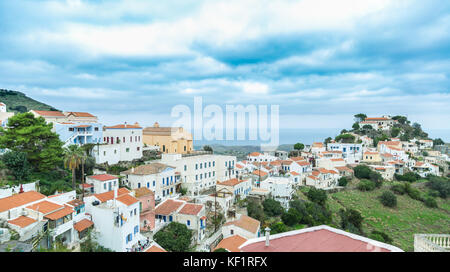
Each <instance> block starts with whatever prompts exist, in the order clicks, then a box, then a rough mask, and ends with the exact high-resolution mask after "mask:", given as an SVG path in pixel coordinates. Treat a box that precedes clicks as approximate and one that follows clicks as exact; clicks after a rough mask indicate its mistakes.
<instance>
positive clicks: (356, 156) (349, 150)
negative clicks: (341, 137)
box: [327, 143, 363, 163]
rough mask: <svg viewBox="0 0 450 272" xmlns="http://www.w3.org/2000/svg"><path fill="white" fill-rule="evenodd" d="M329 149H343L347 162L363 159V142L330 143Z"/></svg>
mask: <svg viewBox="0 0 450 272" xmlns="http://www.w3.org/2000/svg"><path fill="white" fill-rule="evenodd" d="M327 150H328V151H341V152H342V157H343V158H344V160H345V161H346V163H358V162H360V161H361V159H362V155H363V148H362V144H346V143H329V144H327Z"/></svg>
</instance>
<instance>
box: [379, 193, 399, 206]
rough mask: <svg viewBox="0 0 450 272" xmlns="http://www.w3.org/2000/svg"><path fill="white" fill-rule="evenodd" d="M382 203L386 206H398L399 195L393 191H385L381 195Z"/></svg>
mask: <svg viewBox="0 0 450 272" xmlns="http://www.w3.org/2000/svg"><path fill="white" fill-rule="evenodd" d="M380 201H381V204H383V205H384V206H386V207H391V208H393V207H396V206H397V196H395V195H394V193H392V192H391V191H384V192H383V194H381V196H380Z"/></svg>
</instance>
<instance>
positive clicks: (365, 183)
mask: <svg viewBox="0 0 450 272" xmlns="http://www.w3.org/2000/svg"><path fill="white" fill-rule="evenodd" d="M375 187H376V186H375V183H374V182H373V181H371V180H367V179H363V180H361V181H360V182H359V183H358V185H357V188H358V190H360V191H363V192H365V191H372V190H373V189H375Z"/></svg>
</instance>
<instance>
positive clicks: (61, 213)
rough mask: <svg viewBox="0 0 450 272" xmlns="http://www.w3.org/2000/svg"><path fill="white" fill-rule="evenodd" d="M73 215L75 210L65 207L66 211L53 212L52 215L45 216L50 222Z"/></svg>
mask: <svg viewBox="0 0 450 272" xmlns="http://www.w3.org/2000/svg"><path fill="white" fill-rule="evenodd" d="M71 213H73V209H72V208H70V207H68V206H64V209H61V210H57V211H56V212H52V213H51V214H47V215H45V216H44V217H45V218H48V219H50V220H58V219H60V218H62V217H64V216H66V215H69V214H71Z"/></svg>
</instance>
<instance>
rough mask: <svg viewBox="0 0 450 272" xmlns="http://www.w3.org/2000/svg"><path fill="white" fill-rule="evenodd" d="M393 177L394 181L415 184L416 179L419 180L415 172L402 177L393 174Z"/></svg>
mask: <svg viewBox="0 0 450 272" xmlns="http://www.w3.org/2000/svg"><path fill="white" fill-rule="evenodd" d="M394 177H395V179H396V180H400V181H408V182H415V181H417V180H418V179H420V176H419V174H417V173H415V172H408V173H405V174H404V175H400V174H394Z"/></svg>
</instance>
